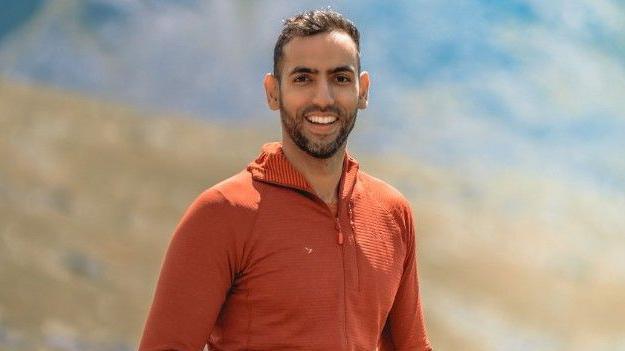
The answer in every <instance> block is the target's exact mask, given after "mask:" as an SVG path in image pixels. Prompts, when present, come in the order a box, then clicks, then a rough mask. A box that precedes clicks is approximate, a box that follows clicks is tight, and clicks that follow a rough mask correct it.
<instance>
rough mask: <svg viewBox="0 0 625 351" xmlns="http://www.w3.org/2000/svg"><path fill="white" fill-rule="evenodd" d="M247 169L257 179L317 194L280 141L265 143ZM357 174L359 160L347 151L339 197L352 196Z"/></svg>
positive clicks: (340, 181)
mask: <svg viewBox="0 0 625 351" xmlns="http://www.w3.org/2000/svg"><path fill="white" fill-rule="evenodd" d="M247 170H248V171H249V172H250V173H251V174H252V178H253V179H255V180H258V181H262V182H266V183H272V184H277V185H281V186H285V187H289V188H294V189H298V190H303V191H306V192H308V193H311V194H315V190H314V189H313V188H312V187H311V186H310V184H309V183H308V181H307V180H306V178H305V177H304V176H303V175H302V174H301V173H300V172H299V171H298V170H297V169H295V167H293V165H292V164H291V162H289V160H288V159H287V158H286V155H285V154H284V151H283V150H282V144H281V143H279V142H273V143H267V144H265V145H263V147H262V149H261V153H260V155H259V156H258V158H256V160H254V161H252V162H251V163H250V164H249V165H248V166H247ZM357 174H358V161H356V160H355V159H354V158H352V157H351V156H350V155H349V154H348V153H347V152H345V157H344V159H343V171H342V174H341V179H340V180H339V189H340V192H341V193H340V196H339V197H340V198H341V199H345V198H349V197H350V196H351V193H352V190H353V188H354V184H355V183H356V176H357Z"/></svg>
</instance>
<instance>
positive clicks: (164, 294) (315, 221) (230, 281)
mask: <svg viewBox="0 0 625 351" xmlns="http://www.w3.org/2000/svg"><path fill="white" fill-rule="evenodd" d="M338 195H339V196H338V202H337V216H334V215H333V214H332V211H331V210H330V208H329V207H328V205H326V204H325V203H324V202H323V201H322V200H321V199H320V198H318V197H317V196H316V195H315V194H314V191H313V189H312V188H311V187H310V185H309V184H308V182H307V181H306V179H305V178H304V177H303V176H302V174H300V173H299V172H298V171H297V170H296V169H295V168H294V167H293V166H292V165H291V164H290V163H289V162H288V160H287V158H286V156H285V155H284V153H283V151H282V148H281V145H280V144H279V143H270V144H266V145H264V146H263V150H262V153H261V155H260V156H259V157H258V158H257V159H256V160H255V161H254V162H252V163H251V164H250V165H249V166H248V167H247V169H246V170H244V171H242V172H241V173H239V174H237V175H235V176H233V177H231V178H229V179H227V180H225V181H223V182H221V183H219V184H217V185H215V186H213V187H211V188H210V189H208V190H206V191H205V192H203V193H202V194H201V195H200V196H199V197H198V198H197V199H196V200H195V201H194V202H193V204H192V205H191V206H190V207H189V209H188V210H187V212H186V213H185V215H184V216H183V218H182V220H181V222H180V223H179V225H178V227H177V228H176V231H175V233H174V235H173V238H172V240H171V243H170V245H169V248H168V251H167V254H166V256H165V260H164V262H163V267H162V270H161V274H160V277H159V280H158V284H157V287H156V292H155V296H154V301H153V303H152V306H151V309H150V313H149V315H148V319H147V321H146V325H145V329H144V333H143V337H142V339H141V343H140V347H139V350H141V351H156V350H179V351H182V350H184V351H200V350H202V349H203V348H204V346H205V345H206V344H207V343H208V345H209V348H210V349H211V350H224V351H226V350H227V351H230V350H376V349H377V348H378V347H379V348H380V349H383V350H418V351H422V350H431V347H430V346H429V342H428V340H427V337H426V334H425V328H424V323H423V318H422V310H421V304H420V298H419V288H418V279H417V267H416V258H415V235H414V226H413V222H412V215H411V210H410V207H409V205H408V202H407V201H406V200H405V199H404V197H403V196H402V195H401V194H400V193H399V192H398V191H397V190H395V189H394V188H392V187H391V186H389V185H387V184H385V183H384V182H382V181H380V180H378V179H376V178H374V177H371V176H369V175H367V174H366V173H364V172H362V171H360V170H359V169H358V163H357V162H356V161H355V160H354V159H352V158H351V157H350V156H349V155H347V154H346V156H345V158H344V163H343V174H342V176H341V180H340V183H339V193H338Z"/></svg>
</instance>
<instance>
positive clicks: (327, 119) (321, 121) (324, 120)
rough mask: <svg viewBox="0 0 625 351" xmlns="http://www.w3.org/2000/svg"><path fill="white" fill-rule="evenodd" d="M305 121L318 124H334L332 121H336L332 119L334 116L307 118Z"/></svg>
mask: <svg viewBox="0 0 625 351" xmlns="http://www.w3.org/2000/svg"><path fill="white" fill-rule="evenodd" d="M306 119H308V121H309V122H312V123H319V124H330V123H334V121H336V117H334V116H327V117H321V116H308V117H306Z"/></svg>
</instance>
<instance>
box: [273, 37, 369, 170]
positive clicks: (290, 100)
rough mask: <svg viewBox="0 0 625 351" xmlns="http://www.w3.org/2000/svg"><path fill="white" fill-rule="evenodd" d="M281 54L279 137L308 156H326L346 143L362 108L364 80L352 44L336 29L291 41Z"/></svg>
mask: <svg viewBox="0 0 625 351" xmlns="http://www.w3.org/2000/svg"><path fill="white" fill-rule="evenodd" d="M283 50H284V52H283V58H282V62H281V63H280V72H281V77H280V81H279V82H276V83H277V84H278V89H277V98H278V105H277V106H278V108H279V109H280V116H281V119H282V127H283V131H284V132H285V133H283V134H285V137H289V138H290V139H291V140H292V141H293V142H294V143H295V144H296V145H297V146H298V147H299V148H300V149H301V150H303V151H305V152H306V153H308V154H309V155H311V156H313V157H316V158H329V157H331V156H332V155H334V154H335V153H336V152H337V151H338V150H339V149H340V148H341V147H342V146H343V145H344V144H345V142H346V140H347V137H348V135H349V133H350V132H351V130H352V128H353V127H354V124H355V122H356V115H357V112H358V108H365V107H366V94H367V91H366V89H367V88H368V76H367V74H366V72H363V74H361V75H360V76H359V74H358V72H357V69H358V68H357V67H358V52H357V49H356V44H355V43H354V41H353V40H352V39H351V37H350V36H349V35H348V34H346V33H344V32H339V31H335V32H330V33H320V34H316V35H313V36H309V37H295V38H293V39H292V40H291V41H289V42H288V43H287V44H286V45H285V46H284V48H283ZM363 75H364V76H366V77H365V78H364V80H366V82H364V84H361V83H363V78H362V77H363ZM363 88H364V91H363V90H362V89H363Z"/></svg>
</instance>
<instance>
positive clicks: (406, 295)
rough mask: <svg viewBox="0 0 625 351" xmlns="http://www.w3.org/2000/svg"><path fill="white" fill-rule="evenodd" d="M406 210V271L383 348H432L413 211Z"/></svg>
mask: <svg viewBox="0 0 625 351" xmlns="http://www.w3.org/2000/svg"><path fill="white" fill-rule="evenodd" d="M404 212H405V213H404V218H405V219H406V222H405V227H404V229H405V230H406V232H407V237H406V238H405V240H406V243H407V245H406V258H405V262H404V273H403V275H402V279H401V282H400V285H399V289H398V290H397V293H396V294H395V300H394V302H393V307H392V308H391V311H390V312H389V315H388V318H387V319H386V325H385V327H384V330H383V331H382V338H381V341H380V351H408V350H410V351H431V350H432V347H431V345H430V342H429V340H428V338H427V335H426V332H425V323H424V321H423V310H422V307H421V296H420V294H419V279H418V274H417V258H416V248H415V247H416V244H415V240H416V239H415V230H414V223H413V220H412V211H411V210H410V207H407V208H406V209H405V211H404Z"/></svg>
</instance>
